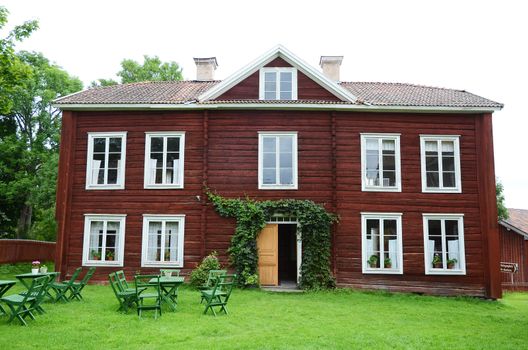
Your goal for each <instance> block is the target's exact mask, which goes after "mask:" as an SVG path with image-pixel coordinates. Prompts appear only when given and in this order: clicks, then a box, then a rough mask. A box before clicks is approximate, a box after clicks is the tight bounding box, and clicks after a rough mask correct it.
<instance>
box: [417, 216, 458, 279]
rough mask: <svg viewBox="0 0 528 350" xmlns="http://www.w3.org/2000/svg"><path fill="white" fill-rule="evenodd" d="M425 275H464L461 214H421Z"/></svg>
mask: <svg viewBox="0 0 528 350" xmlns="http://www.w3.org/2000/svg"><path fill="white" fill-rule="evenodd" d="M423 226H424V247H425V249H424V250H425V273H426V274H428V275H433V274H441V275H445V274H461V275H464V274H465V273H466V262H465V255H464V217H463V215H462V214H423Z"/></svg>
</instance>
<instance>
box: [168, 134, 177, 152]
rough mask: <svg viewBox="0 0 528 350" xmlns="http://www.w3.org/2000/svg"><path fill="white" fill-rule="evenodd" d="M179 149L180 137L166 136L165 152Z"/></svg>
mask: <svg viewBox="0 0 528 350" xmlns="http://www.w3.org/2000/svg"><path fill="white" fill-rule="evenodd" d="M179 151H180V138H179V137H167V152H179Z"/></svg>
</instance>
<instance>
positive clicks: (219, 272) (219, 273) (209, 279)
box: [198, 270, 227, 304]
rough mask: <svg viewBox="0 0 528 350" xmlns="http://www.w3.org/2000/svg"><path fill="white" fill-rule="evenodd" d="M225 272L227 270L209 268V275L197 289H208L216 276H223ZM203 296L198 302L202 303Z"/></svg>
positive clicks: (212, 284) (211, 286)
mask: <svg viewBox="0 0 528 350" xmlns="http://www.w3.org/2000/svg"><path fill="white" fill-rule="evenodd" d="M225 274H227V270H209V276H208V277H207V281H206V282H205V283H204V284H203V285H201V286H199V287H198V289H199V290H209V289H212V288H213V286H214V283H215V281H216V277H217V276H224V275H225ZM204 299H205V298H204V297H203V295H202V300H200V304H201V303H203V301H204Z"/></svg>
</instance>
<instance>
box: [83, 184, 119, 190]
mask: <svg viewBox="0 0 528 350" xmlns="http://www.w3.org/2000/svg"><path fill="white" fill-rule="evenodd" d="M85 189H86V190H124V189H125V185H87V186H86V187H85Z"/></svg>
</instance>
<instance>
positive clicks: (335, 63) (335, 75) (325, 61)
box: [319, 56, 343, 82]
mask: <svg viewBox="0 0 528 350" xmlns="http://www.w3.org/2000/svg"><path fill="white" fill-rule="evenodd" d="M341 62H343V56H321V59H320V60H319V65H320V66H321V68H322V70H323V74H324V75H325V76H326V77H327V78H328V79H330V80H332V81H335V82H338V81H340V80H339V69H340V67H341Z"/></svg>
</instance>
